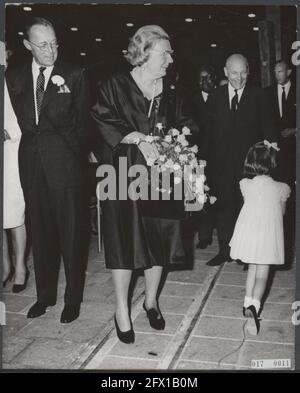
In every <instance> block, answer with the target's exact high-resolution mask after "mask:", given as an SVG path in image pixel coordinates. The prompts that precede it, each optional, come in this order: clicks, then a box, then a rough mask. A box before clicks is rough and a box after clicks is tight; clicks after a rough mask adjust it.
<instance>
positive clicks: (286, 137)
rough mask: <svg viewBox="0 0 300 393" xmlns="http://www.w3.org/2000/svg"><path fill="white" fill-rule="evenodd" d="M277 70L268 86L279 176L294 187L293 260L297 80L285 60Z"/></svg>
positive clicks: (291, 211)
mask: <svg viewBox="0 0 300 393" xmlns="http://www.w3.org/2000/svg"><path fill="white" fill-rule="evenodd" d="M274 74H275V79H276V83H275V84H274V85H272V86H270V87H268V88H267V89H266V90H267V92H268V94H269V96H270V99H271V102H272V107H273V113H274V118H275V121H276V127H277V132H278V135H279V139H278V142H279V148H280V151H279V153H278V160H277V161H278V162H277V173H276V180H279V181H282V182H285V183H287V184H288V185H289V186H290V187H291V190H292V193H291V196H290V198H289V199H288V202H287V206H286V212H285V216H284V234H285V251H286V257H287V258H286V260H287V261H291V259H292V254H293V246H294V239H295V212H296V197H295V193H296V187H295V181H296V84H295V83H294V82H293V81H292V80H291V74H292V69H291V67H289V65H288V63H287V62H286V61H284V60H279V61H277V62H276V64H275V67H274Z"/></svg>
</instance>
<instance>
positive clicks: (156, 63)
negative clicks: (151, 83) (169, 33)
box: [146, 40, 173, 78]
mask: <svg viewBox="0 0 300 393" xmlns="http://www.w3.org/2000/svg"><path fill="white" fill-rule="evenodd" d="M172 53H173V51H172V48H171V45H170V42H169V41H167V40H159V41H157V42H156V43H155V44H154V46H153V48H152V49H150V56H149V59H148V61H147V63H146V67H147V70H148V72H149V73H150V74H151V75H152V76H153V77H154V78H161V77H163V76H165V75H166V71H167V68H168V66H169V64H171V63H173V59H172Z"/></svg>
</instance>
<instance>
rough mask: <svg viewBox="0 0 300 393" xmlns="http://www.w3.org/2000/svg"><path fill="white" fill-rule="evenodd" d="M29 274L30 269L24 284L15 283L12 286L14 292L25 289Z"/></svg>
mask: <svg viewBox="0 0 300 393" xmlns="http://www.w3.org/2000/svg"><path fill="white" fill-rule="evenodd" d="M29 274H30V272H29V270H26V274H25V280H24V284H14V285H13V287H12V291H13V293H19V292H22V291H24V289H25V288H26V286H27V281H28V278H29Z"/></svg>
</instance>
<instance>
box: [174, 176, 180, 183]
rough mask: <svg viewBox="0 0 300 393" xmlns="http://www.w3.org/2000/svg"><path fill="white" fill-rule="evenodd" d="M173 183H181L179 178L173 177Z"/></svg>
mask: <svg viewBox="0 0 300 393" xmlns="http://www.w3.org/2000/svg"><path fill="white" fill-rule="evenodd" d="M174 183H175V184H179V183H181V177H179V176H175V177H174Z"/></svg>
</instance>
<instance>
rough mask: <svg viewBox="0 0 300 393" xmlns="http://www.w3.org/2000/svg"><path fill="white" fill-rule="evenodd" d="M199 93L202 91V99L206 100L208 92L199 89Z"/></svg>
mask: <svg viewBox="0 0 300 393" xmlns="http://www.w3.org/2000/svg"><path fill="white" fill-rule="evenodd" d="M201 93H202V97H203V100H204V101H205V102H206V101H207V99H208V96H209V94H208V93H206V91H203V90H201Z"/></svg>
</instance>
